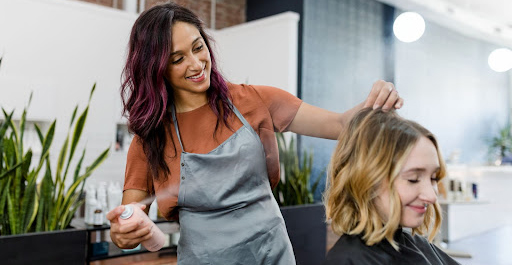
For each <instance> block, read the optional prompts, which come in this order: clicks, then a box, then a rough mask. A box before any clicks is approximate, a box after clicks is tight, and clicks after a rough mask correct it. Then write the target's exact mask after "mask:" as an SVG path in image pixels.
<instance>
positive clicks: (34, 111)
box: [0, 0, 298, 183]
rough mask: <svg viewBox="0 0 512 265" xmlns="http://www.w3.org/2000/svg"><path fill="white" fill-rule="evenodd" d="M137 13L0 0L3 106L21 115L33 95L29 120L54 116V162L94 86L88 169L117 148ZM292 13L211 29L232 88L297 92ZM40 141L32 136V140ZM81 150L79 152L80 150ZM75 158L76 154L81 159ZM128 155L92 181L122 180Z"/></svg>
mask: <svg viewBox="0 0 512 265" xmlns="http://www.w3.org/2000/svg"><path fill="white" fill-rule="evenodd" d="M136 18H137V15H134V14H131V13H126V12H124V11H119V10H115V9H111V8H105V7H101V6H98V5H92V4H87V3H83V2H74V1H59V0H0V56H3V61H2V65H1V66H0V106H2V107H4V108H7V109H12V108H15V109H16V110H18V112H17V117H18V118H19V116H20V115H21V110H22V109H23V107H24V106H25V104H26V103H27V101H28V97H29V94H30V91H33V92H34V95H33V99H32V105H31V107H30V110H29V115H28V118H29V120H31V121H39V122H43V123H45V124H47V125H48V124H49V123H50V122H51V121H52V120H53V119H55V118H56V119H57V121H58V123H57V132H56V136H55V139H54V143H53V149H52V151H51V152H52V154H53V157H52V160H53V161H55V160H56V159H57V154H58V151H59V150H60V146H61V145H62V142H63V140H64V138H65V133H66V132H67V125H68V124H69V119H70V116H71V113H72V111H73V108H74V106H75V105H76V104H77V103H80V106H81V107H82V109H83V106H84V105H85V104H86V103H87V98H88V95H89V91H90V88H91V87H92V85H93V83H94V82H97V88H96V92H95V95H94V98H93V100H92V103H91V109H90V112H89V117H88V121H87V124H86V126H85V130H84V134H83V136H82V141H81V143H82V145H81V146H84V145H85V144H86V145H87V154H86V161H84V164H85V165H88V164H90V163H91V162H92V160H93V159H94V158H95V157H96V156H97V155H99V154H100V152H101V151H102V150H104V149H105V148H107V147H108V146H112V147H113V146H114V143H115V139H116V137H115V135H116V126H117V124H119V123H121V124H122V123H124V121H123V120H122V119H121V103H120V96H119V87H120V77H121V71H122V67H123V63H124V60H125V53H126V47H127V43H128V38H129V34H130V30H131V27H132V25H133V23H134V21H135V19H136ZM297 27H298V15H297V14H290V13H287V14H283V15H278V16H275V17H271V18H266V19H262V20H261V21H254V22H251V23H247V25H239V26H235V27H232V28H227V29H223V30H219V31H215V32H211V34H212V35H213V36H214V38H216V39H217V47H218V50H219V56H217V58H218V59H219V64H220V67H221V69H222V71H223V72H224V73H226V75H227V77H228V79H229V80H230V81H232V82H235V83H245V82H246V81H247V80H248V81H249V82H250V83H253V84H266V85H273V86H277V87H280V88H283V89H286V90H288V91H290V92H291V93H293V94H296V91H297V84H296V80H297V73H296V71H297V32H298V31H297ZM34 139H36V140H35V141H36V142H37V138H34V137H32V140H33V141H34ZM81 146H79V148H80V149H79V150H81V148H82V147H81ZM79 155H80V154H76V156H79ZM125 163H126V152H115V151H114V149H113V148H112V150H111V155H110V157H109V158H107V160H106V161H105V163H104V164H103V165H101V167H100V168H99V169H98V170H97V171H96V172H95V173H94V174H93V176H91V178H90V179H89V183H95V182H98V181H108V180H114V181H119V182H121V183H122V182H123V180H124V171H125Z"/></svg>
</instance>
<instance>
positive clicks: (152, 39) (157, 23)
mask: <svg viewBox="0 0 512 265" xmlns="http://www.w3.org/2000/svg"><path fill="white" fill-rule="evenodd" d="M178 21H180V22H186V23H189V24H191V25H194V26H195V27H196V28H197V29H198V30H199V33H200V34H201V37H203V39H204V42H205V43H206V46H207V48H208V50H209V51H210V56H211V75H210V76H211V77H210V78H211V80H210V87H209V88H208V90H207V98H208V104H209V106H210V108H211V109H212V110H213V112H214V113H215V115H216V116H217V125H216V127H215V131H217V129H218V127H219V124H220V123H221V122H222V123H224V124H226V125H227V119H228V118H229V116H230V115H231V114H232V113H233V111H232V106H231V103H230V101H229V98H230V94H229V91H228V87H227V84H226V81H225V80H224V78H223V77H222V75H221V74H220V72H219V71H218V69H217V65H216V62H215V58H214V55H213V53H212V49H211V46H210V41H211V38H210V36H208V35H207V34H206V33H205V31H204V29H203V22H202V21H201V20H200V19H199V18H198V17H197V16H196V15H195V14H194V13H193V12H192V11H190V10H189V9H187V8H185V7H182V6H180V5H177V4H175V3H166V4H162V5H157V6H154V7H152V8H150V9H148V10H146V11H144V12H143V13H142V14H140V16H139V18H138V19H137V20H136V21H135V24H134V25H133V28H132V31H131V35H130V42H129V47H128V56H127V59H126V65H125V66H124V70H123V75H122V80H123V81H122V84H121V99H122V102H123V115H125V116H127V117H128V128H129V129H130V131H132V132H133V133H135V134H136V135H137V136H139V138H140V140H141V141H142V146H143V149H144V154H145V155H146V158H147V160H148V164H149V170H150V173H151V174H152V175H153V177H154V178H155V179H157V180H158V179H159V178H160V173H164V174H162V176H163V177H164V180H165V179H167V176H168V175H169V174H170V173H171V172H170V170H169V167H168V165H167V163H166V162H165V159H164V158H165V156H166V155H165V153H164V150H165V146H166V136H167V133H170V130H167V129H166V128H167V127H168V125H169V124H171V122H172V121H171V117H170V115H169V112H168V111H169V110H170V109H171V108H174V93H173V88H172V86H171V85H170V83H169V82H167V80H166V79H165V73H166V72H167V67H168V59H169V57H170V54H171V51H172V47H171V43H172V42H171V40H172V32H171V28H172V25H173V24H174V23H176V22H178ZM227 126H228V128H229V125H227ZM170 138H171V141H172V144H173V146H174V150H175V152H174V153H175V155H174V156H176V146H175V144H174V141H173V140H172V139H173V138H172V137H170Z"/></svg>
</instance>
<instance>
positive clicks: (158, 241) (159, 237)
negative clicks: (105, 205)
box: [119, 204, 165, 252]
mask: <svg viewBox="0 0 512 265" xmlns="http://www.w3.org/2000/svg"><path fill="white" fill-rule="evenodd" d="M141 219H142V220H143V224H145V225H146V224H148V223H150V224H151V226H152V227H151V231H152V232H153V236H152V237H151V238H150V239H148V240H146V241H143V242H142V245H143V246H144V247H145V248H146V249H147V250H149V251H151V252H155V251H158V250H160V249H161V248H162V247H163V246H164V243H165V235H164V233H163V232H162V230H160V228H158V226H156V225H155V223H154V222H153V221H151V220H150V219H149V217H148V216H147V215H146V213H145V212H144V211H142V210H141V209H140V208H139V207H137V206H134V205H131V204H128V205H125V206H124V212H123V213H122V214H121V216H119V224H120V225H124V224H129V223H136V222H139V221H140V220H141Z"/></svg>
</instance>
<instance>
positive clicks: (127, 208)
mask: <svg viewBox="0 0 512 265" xmlns="http://www.w3.org/2000/svg"><path fill="white" fill-rule="evenodd" d="M132 214H133V206H132V205H125V206H124V211H123V213H122V214H121V215H120V216H119V218H121V219H128V218H130V217H131V216H132Z"/></svg>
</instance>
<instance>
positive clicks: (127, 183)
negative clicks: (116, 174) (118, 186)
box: [123, 136, 154, 194]
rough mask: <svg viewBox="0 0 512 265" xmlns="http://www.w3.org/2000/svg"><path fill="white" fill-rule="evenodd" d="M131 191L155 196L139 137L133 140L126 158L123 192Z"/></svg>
mask: <svg viewBox="0 0 512 265" xmlns="http://www.w3.org/2000/svg"><path fill="white" fill-rule="evenodd" d="M129 189H135V190H143V191H145V192H147V193H149V194H154V188H153V179H152V177H151V175H150V173H149V166H148V162H147V159H146V155H145V154H144V149H143V147H142V141H141V139H140V138H139V137H138V136H135V137H134V138H133V140H132V143H131V144H130V148H129V149H128V155H127V157H126V171H125V176H124V188H123V191H124V190H129Z"/></svg>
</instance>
